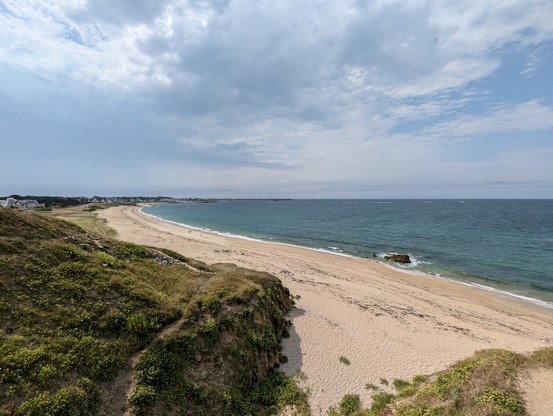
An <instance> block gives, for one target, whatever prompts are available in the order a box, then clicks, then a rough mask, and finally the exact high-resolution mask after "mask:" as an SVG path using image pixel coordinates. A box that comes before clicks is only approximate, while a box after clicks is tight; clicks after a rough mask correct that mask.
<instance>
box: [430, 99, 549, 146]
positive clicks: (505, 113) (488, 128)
mask: <svg viewBox="0 0 553 416" xmlns="http://www.w3.org/2000/svg"><path fill="white" fill-rule="evenodd" d="M551 127H553V108H552V107H551V106H547V105H544V104H543V102H542V101H541V100H537V99H536V100H530V101H526V102H524V103H520V104H508V103H500V104H496V105H494V106H492V107H490V108H488V110H487V111H486V113H485V114H483V115H465V116H462V117H459V118H456V119H454V120H451V121H447V122H445V123H440V124H436V125H434V126H432V127H430V128H427V129H425V130H424V131H423V134H429V135H438V136H449V137H451V136H461V137H463V136H464V137H469V136H474V135H476V136H482V135H487V134H489V133H497V132H509V131H535V130H545V129H549V128H551Z"/></svg>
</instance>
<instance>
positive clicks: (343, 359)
mask: <svg viewBox="0 0 553 416" xmlns="http://www.w3.org/2000/svg"><path fill="white" fill-rule="evenodd" d="M338 360H339V361H340V362H341V363H342V364H345V365H350V364H351V362H350V360H348V359H347V358H346V357H344V356H343V355H341V356H340V358H338Z"/></svg>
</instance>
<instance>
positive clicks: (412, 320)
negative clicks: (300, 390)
mask: <svg viewBox="0 0 553 416" xmlns="http://www.w3.org/2000/svg"><path fill="white" fill-rule="evenodd" d="M98 215H99V216H100V217H101V218H104V219H105V220H107V222H108V225H109V226H110V227H112V228H114V229H115V230H116V231H117V233H118V238H120V239H122V240H126V241H132V242H135V243H139V244H145V245H149V246H157V247H165V248H170V249H172V250H174V251H176V252H178V253H181V254H183V255H185V256H187V257H193V258H196V259H198V260H201V261H204V262H206V263H216V262H225V263H235V264H237V265H240V266H243V267H247V268H251V269H256V270H263V271H267V272H269V273H271V274H274V275H275V276H277V277H278V278H280V279H281V280H282V282H283V283H284V285H285V286H286V287H288V288H289V289H290V291H291V292H292V294H293V295H295V296H299V299H298V300H297V303H296V308H295V309H293V310H292V312H291V314H290V316H291V318H292V322H293V326H292V329H291V337H290V338H288V339H285V340H284V342H283V343H284V354H285V355H287V356H288V358H289V362H288V363H287V364H285V365H283V366H282V368H283V369H284V371H286V372H287V373H288V374H296V373H299V372H301V373H302V374H303V375H304V377H305V378H304V381H303V385H304V386H305V387H307V388H309V390H310V392H311V396H310V405H311V408H312V411H313V415H323V414H326V411H327V410H328V408H329V407H330V406H332V405H336V404H337V403H338V402H339V400H340V399H341V397H342V396H343V395H345V394H348V393H355V394H359V395H360V397H361V399H362V400H363V402H364V403H365V404H369V402H370V395H371V392H370V391H369V390H367V389H366V388H365V385H366V384H367V383H374V384H380V382H379V380H380V379H381V378H386V379H388V380H390V381H391V380H393V379H394V378H406V379H409V378H411V377H412V376H414V375H416V374H432V373H435V372H437V371H440V370H443V369H444V368H446V367H447V366H448V365H450V364H453V363H454V362H456V361H458V360H460V359H462V358H465V357H467V356H469V355H470V354H472V353H473V352H474V351H476V350H480V349H484V348H507V349H511V350H514V351H517V352H529V351H533V350H536V349H538V348H541V347H546V346H552V345H553V309H548V308H545V307H541V306H538V305H535V304H532V303H529V302H526V301H523V300H519V299H515V298H512V297H503V296H501V295H498V294H495V293H492V292H488V291H485V290H480V289H477V288H473V287H469V286H465V285H462V284H459V283H455V282H451V281H446V280H442V279H438V278H432V277H427V276H418V275H412V274H407V273H402V272H399V271H396V270H394V269H391V268H389V267H387V266H385V265H383V264H380V263H378V262H376V261H371V260H365V259H359V258H351V257H344V256H337V255H332V254H327V253H321V252H316V251H313V250H308V249H302V248H298V247H291V246H286V245H279V244H273V243H264V242H256V241H249V240H244V239H238V238H231V237H224V236H219V235H216V234H211V233H205V232H201V231H197V230H190V229H188V228H185V227H181V226H178V225H174V224H170V223H165V222H162V221H159V220H156V219H154V218H152V217H149V216H146V215H144V214H141V213H140V212H139V209H138V207H131V206H118V207H112V208H109V209H106V210H103V211H99V214H98ZM341 356H342V357H346V358H347V359H348V360H349V361H350V364H349V365H347V364H344V363H342V362H340V360H339V358H340V357H341ZM549 388H550V389H552V395H553V388H551V387H549Z"/></svg>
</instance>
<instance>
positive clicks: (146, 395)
mask: <svg viewBox="0 0 553 416" xmlns="http://www.w3.org/2000/svg"><path fill="white" fill-rule="evenodd" d="M92 214H94V213H93V212H87V215H92ZM73 218H74V219H75V218H80V219H82V218H85V216H84V214H83V216H81V215H80V214H79V215H76V216H75V217H73ZM89 218H90V217H89ZM87 221H88V220H87ZM77 222H78V221H77ZM84 223H87V222H86V221H84ZM88 224H91V223H88ZM108 234H109V233H108ZM187 264H188V265H193V267H194V268H193V269H191V268H190V267H188V266H187ZM289 308H290V296H289V293H288V291H287V290H286V289H285V288H284V287H282V285H281V283H280V281H278V280H277V279H276V278H274V277H273V276H271V275H269V274H267V273H259V272H253V271H249V270H244V269H240V268H237V267H234V266H230V265H214V266H208V265H206V264H203V263H201V262H197V261H194V260H191V259H187V258H185V257H183V256H180V255H178V254H176V253H173V252H170V251H168V250H164V251H159V250H154V249H150V248H146V247H142V246H138V245H135V244H131V243H124V242H119V241H115V240H111V239H109V238H105V237H101V236H99V235H97V234H93V233H90V232H88V231H86V230H85V229H84V228H82V227H80V226H78V225H76V224H72V223H69V222H65V221H62V220H59V219H56V218H52V217H49V216H45V214H44V213H40V214H37V213H32V212H20V211H17V210H7V209H0V415H1V416H7V415H29V416H31V415H73V414H75V415H77V414H96V413H97V412H99V411H100V410H101V409H100V408H99V407H100V400H99V398H100V393H101V391H100V388H99V385H100V383H107V385H109V383H111V382H112V380H113V379H114V377H115V376H116V375H117V374H118V372H119V370H121V369H122V368H123V367H124V366H125V365H126V364H127V363H128V362H129V360H130V358H131V357H132V356H133V355H134V354H137V353H138V352H139V351H142V354H141V359H140V361H139V363H138V365H137V367H136V373H135V376H136V381H137V383H136V388H135V389H134V391H133V392H132V404H133V405H134V406H135V410H136V412H137V413H138V414H151V413H150V412H152V413H153V414H157V413H160V414H163V413H164V412H166V411H169V410H168V409H172V410H171V411H175V412H177V413H179V414H228V415H233V414H244V415H246V414H260V415H263V414H269V413H270V412H272V410H273V409H278V408H280V407H283V406H286V405H294V406H296V407H297V408H298V409H304V410H305V409H307V411H308V406H307V399H306V394H305V392H303V391H302V390H301V389H299V388H298V387H297V385H296V383H295V381H294V380H293V379H291V378H288V377H286V376H284V375H283V374H282V373H280V372H278V370H277V369H276V368H274V369H271V368H272V367H276V366H278V359H279V354H280V338H281V336H282V334H283V333H284V332H286V330H287V326H288V321H287V318H286V312H287V310H288V309H289ZM177 321H178V322H180V324H179V325H178V326H176V327H175V328H174V330H173V331H172V332H170V333H168V334H167V335H166V336H165V337H163V338H159V339H158V335H159V334H160V333H161V332H162V331H163V330H164V328H167V327H168V326H169V325H171V324H173V323H175V322H177ZM222 374H224V376H223V375H222ZM219 412H220V413H219ZM304 414H308V413H304Z"/></svg>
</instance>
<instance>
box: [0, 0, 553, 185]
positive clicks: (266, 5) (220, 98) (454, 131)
mask: <svg viewBox="0 0 553 416" xmlns="http://www.w3.org/2000/svg"><path fill="white" fill-rule="evenodd" d="M552 45H553V2H551V1H548V0H543V1H539V0H533V1H515V0H506V1H501V2H500V1H486V2H482V1H477V0H463V1H459V2H444V1H431V0H427V1H399V0H379V1H363V0H348V1H344V2H325V1H318V0H310V1H305V2H292V1H281V2H274V1H269V0H256V1H253V0H234V1H227V0H220V1H213V2H209V1H202V0H163V1H152V0H140V1H138V0H120V1H118V2H116V3H113V2H109V1H107V0H88V1H85V0H64V1H53V0H48V1H44V2H36V1H33V0H5V1H3V2H2V3H0V73H1V74H2V78H5V79H8V82H7V83H4V85H2V84H0V95H1V94H6V95H9V96H10V97H12V98H14V99H16V100H19V101H21V102H24V103H25V104H26V105H28V106H29V108H31V106H33V105H36V106H41V108H40V109H37V108H32V111H29V112H30V113H33V114H34V113H39V112H43V113H44V115H41V116H40V120H41V125H44V126H46V125H47V121H45V120H48V118H49V117H51V118H52V119H53V121H52V123H53V125H57V126H60V125H61V126H65V125H66V124H65V123H64V122H63V120H62V119H70V120H73V119H77V120H81V118H82V119H83V121H82V123H81V124H79V125H76V126H73V127H72V129H73V130H72V131H70V132H68V133H67V135H68V136H69V135H71V134H73V135H78V128H79V127H80V128H82V126H86V127H87V128H90V129H95V128H97V129H98V132H101V134H100V133H99V134H98V137H97V138H96V140H97V141H98V143H99V144H98V145H97V147H98V148H99V149H100V148H102V146H103V147H105V148H111V146H112V144H111V143H112V142H118V143H129V142H133V144H134V145H135V146H136V148H137V149H138V148H140V152H138V151H137V152H136V154H140V155H144V154H152V155H156V157H158V158H159V159H156V160H154V164H153V166H156V170H153V171H151V170H149V169H147V172H146V173H144V175H145V176H147V177H148V178H150V179H149V181H150V182H149V183H150V184H151V186H152V187H155V184H156V183H157V184H162V183H171V184H173V185H174V186H175V187H178V185H179V183H181V184H183V186H184V184H187V186H193V182H194V178H200V179H197V180H196V184H201V186H205V187H207V186H212V187H215V188H216V187H218V186H223V185H225V186H229V187H233V188H236V189H241V192H245V190H246V189H257V188H260V187H263V184H271V185H275V186H276V184H280V185H279V186H282V188H283V189H284V188H285V186H286V184H288V186H290V184H291V183H293V184H296V185H297V186H298V188H299V187H301V186H304V187H306V188H309V187H317V189H323V188H324V186H327V187H331V186H337V187H339V186H340V184H348V186H350V187H356V189H362V188H363V186H369V185H371V186H378V185H379V184H387V185H390V186H391V185H393V184H394V183H396V184H398V183H407V182H409V181H419V182H420V183H422V182H425V183H429V181H432V180H436V177H440V178H444V180H446V179H448V180H453V179H454V177H453V176H451V175H447V174H445V173H444V174H442V175H437V174H436V172H446V171H447V169H445V168H444V165H441V164H440V163H438V161H442V162H443V160H442V159H441V158H444V155H447V156H449V157H450V158H451V154H450V152H453V150H451V148H447V142H448V141H449V140H451V139H454V140H458V139H459V138H461V137H469V136H470V137H480V136H484V135H489V134H493V133H512V132H520V131H525V132H540V131H541V132H547V131H548V129H551V128H553V107H552V105H553V102H552V97H551V96H550V92H547V91H545V92H544V93H543V96H535V95H533V96H532V95H531V94H528V95H529V96H524V97H523V98H522V95H521V96H520V97H519V96H518V95H516V94H514V95H512V96H509V95H507V94H503V95H502V96H501V98H496V97H495V96H496V95H498V94H497V92H498V91H497V88H498V87H497V85H494V84H493V83H492V82H488V81H489V80H490V79H491V78H492V77H493V76H494V75H496V74H497V73H498V72H500V70H501V69H504V68H505V66H506V65H508V62H506V55H507V54H508V53H510V54H513V55H517V56H518V57H523V58H528V62H527V63H526V64H525V65H521V67H520V68H518V69H517V70H516V71H511V72H513V73H521V72H522V74H523V75H524V79H527V80H531V78H532V77H530V75H532V76H533V78H532V79H536V77H539V75H540V74H541V73H543V72H545V71H548V70H550V68H547V67H546V65H547V62H546V60H545V59H544V54H546V53H547V52H548V51H550V50H551V47H552ZM29 80H31V81H29ZM52 103H53V104H52ZM76 103H77V104H76ZM87 103H88V104H87ZM137 103H138V104H137ZM96 107H98V108H96ZM22 108H24V106H22ZM8 110H10V109H8ZM10 111H12V112H15V111H16V110H14V109H11V110H10ZM20 111H23V110H20ZM129 113H131V116H129ZM5 114H8V112H5ZM10 114H11V113H10ZM22 114H23V113H21V112H20V113H18V114H16V116H17V115H19V116H20V117H21V118H22V119H23V118H24V117H25V115H22ZM91 114H92V115H91ZM4 117H8V116H7V115H6V116H4ZM87 117H89V119H88V121H86V120H85V119H86V118H87ZM12 118H14V117H12ZM104 119H106V120H110V121H109V123H111V124H112V125H114V126H116V127H114V128H112V129H111V131H110V129H109V128H107V127H105V126H103V125H102V127H96V125H98V124H99V121H98V120H104ZM60 120H62V121H60ZM129 120H131V121H132V122H136V123H137V125H138V124H140V127H136V128H135V130H134V131H133V127H132V123H131V122H130V121H129ZM56 123H57V124H56ZM109 123H106V126H107V125H108V124H109ZM11 124H14V125H15V122H14V123H10V125H11ZM44 130H48V129H47V128H44ZM10 131H13V132H14V133H13V134H14V135H16V134H17V131H18V129H17V127H13V128H12V130H10ZM145 132H147V133H145ZM544 134H547V133H544ZM20 135H21V136H23V133H20ZM90 136H94V135H93V134H90ZM90 136H87V137H90ZM123 136H124V137H123ZM25 139H26V140H30V139H29V138H28V136H25ZM52 140H57V139H52ZM59 140H60V142H63V143H66V142H68V141H69V139H68V138H60V139H59ZM133 140H134V141H133ZM101 143H103V144H101ZM140 146H142V147H140ZM540 146H542V147H544V146H545V145H543V141H542V142H540ZM545 147H546V146H545ZM21 152H23V149H22V150H21ZM489 153H490V154H491V155H497V154H498V151H497V149H496V150H495V151H490V152H489ZM532 157H534V158H537V156H536V155H534V156H532ZM152 158H153V156H152ZM455 162H456V163H463V162H467V161H466V160H465V161H463V160H455ZM450 163H453V162H450ZM467 163H468V162H467ZM505 163H507V162H505ZM183 164H185V166H183ZM140 165H141V164H140V161H135V163H131V162H129V163H128V166H129V169H132V171H133V172H135V174H136V175H138V176H140V172H142V171H141V170H140V169H143V168H141V167H140ZM489 166H490V169H496V170H497V171H498V172H499V171H502V170H501V169H500V167H499V165H497V163H495V162H490V165H489ZM163 172H165V173H163ZM459 172H461V170H459ZM130 176H132V175H130ZM298 178H299V179H298ZM210 184H211V185H210ZM302 184H303V185H302Z"/></svg>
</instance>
